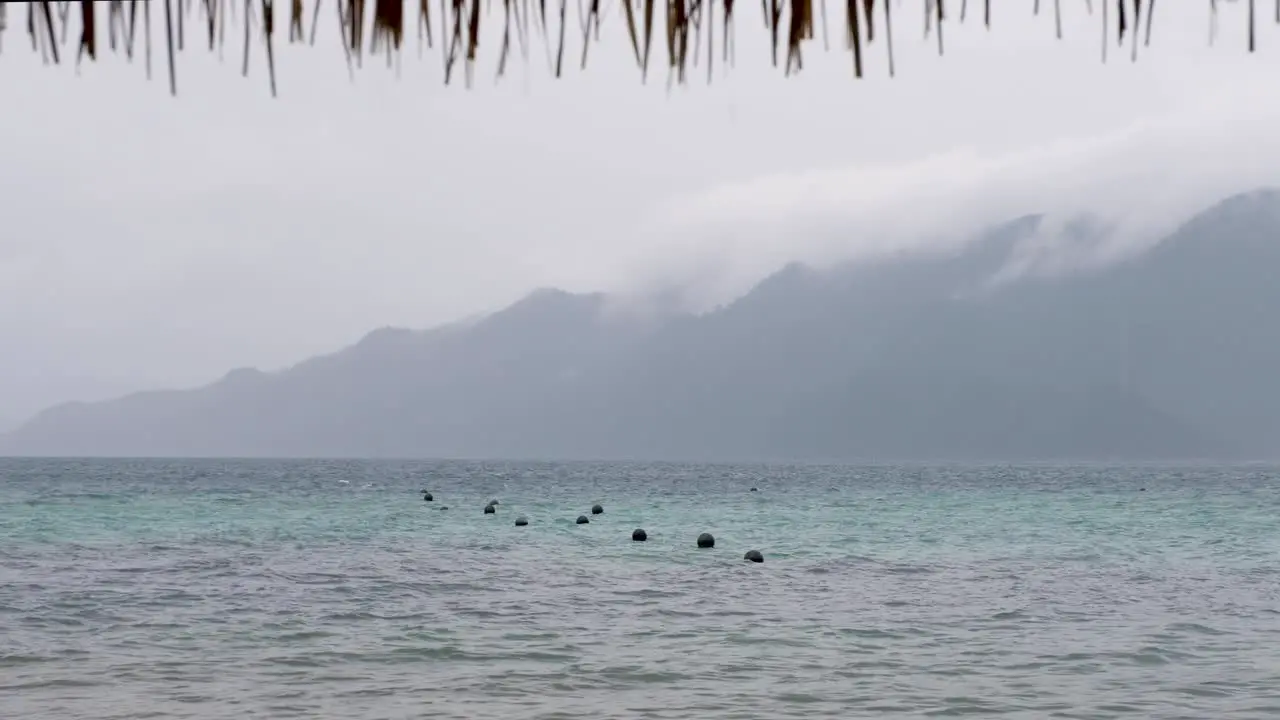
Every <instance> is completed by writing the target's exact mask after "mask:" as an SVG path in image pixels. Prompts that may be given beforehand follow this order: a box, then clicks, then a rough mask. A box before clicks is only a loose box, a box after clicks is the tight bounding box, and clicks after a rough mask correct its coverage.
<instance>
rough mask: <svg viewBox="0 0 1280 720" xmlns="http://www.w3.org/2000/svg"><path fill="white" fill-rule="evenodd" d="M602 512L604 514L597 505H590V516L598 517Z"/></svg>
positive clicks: (601, 508)
mask: <svg viewBox="0 0 1280 720" xmlns="http://www.w3.org/2000/svg"><path fill="white" fill-rule="evenodd" d="M602 512H604V508H603V507H600V506H599V505H592V506H591V514H592V515H599V514H600V513H602Z"/></svg>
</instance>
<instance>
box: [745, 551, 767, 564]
mask: <svg viewBox="0 0 1280 720" xmlns="http://www.w3.org/2000/svg"><path fill="white" fill-rule="evenodd" d="M742 559H743V560H750V561H751V562H764V555H761V554H760V551H759V550H748V551H747V554H746V555H743V556H742Z"/></svg>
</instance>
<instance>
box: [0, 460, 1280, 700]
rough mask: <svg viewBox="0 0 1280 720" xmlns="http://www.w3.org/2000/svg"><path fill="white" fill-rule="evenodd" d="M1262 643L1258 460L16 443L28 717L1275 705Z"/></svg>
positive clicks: (21, 654)
mask: <svg viewBox="0 0 1280 720" xmlns="http://www.w3.org/2000/svg"><path fill="white" fill-rule="evenodd" d="M753 487H754V488H757V490H758V491H756V492H752V491H751V488H753ZM421 489H428V490H430V491H431V493H432V494H433V495H434V501H433V502H424V501H423V499H422V497H421V495H420V493H419V491H420V490H421ZM490 499H497V500H498V501H499V502H500V504H499V505H498V506H497V511H496V512H495V513H493V514H489V515H486V514H484V513H483V508H484V506H485V505H486V504H487V503H488V501H489V500H490ZM595 503H600V504H601V505H602V506H603V508H604V513H603V514H600V515H595V516H590V512H589V511H590V508H591V506H592V505H593V504H595ZM445 506H447V507H448V509H447V510H446V509H444V508H445ZM580 514H587V515H589V516H590V518H591V522H590V523H589V524H586V525H578V524H575V522H574V520H575V518H576V517H577V516H578V515H580ZM520 515H524V516H527V517H528V519H529V525H528V526H527V527H516V526H515V524H514V520H515V518H516V517H518V516H520ZM638 527H641V528H644V529H645V530H646V531H647V533H648V537H649V540H648V541H647V542H644V543H638V542H632V540H631V533H632V530H633V529H635V528H638ZM702 532H710V533H712V534H714V536H715V539H716V545H715V548H714V549H699V548H697V547H696V538H697V536H698V534H699V533H702ZM753 549H754V550H759V551H760V552H761V553H763V555H764V562H763V563H759V564H757V563H751V562H745V561H744V559H743V555H744V553H745V552H746V551H748V550H753ZM1278 647H1280V470H1277V469H1271V468H1262V467H1240V468H1208V467H1200V468H1158V467H1104V466H1088V467H1058V466H1053V467H1049V466H1045V467H937V466H930V467H924V466H922V467H834V466H764V465H751V466H731V465H664V464H603V463H595V464H592V463H566V464H554V463H540V464H528V463H526V464H521V463H479V462H475V463H468V462H362V461H350V462H337V461H212V460H208V461H161V460H146V461H143V460H139V461H125V460H120V461H108V460H0V717H3V718H13V719H15V720H17V719H23V720H27V719H30V720H36V719H45V718H48V719H50V720H52V719H55V718H56V719H58V720H76V719H79V718H94V719H99V718H129V719H130V720H134V719H140V718H196V719H201V720H204V719H213V718H218V719H219V720H221V719H224V718H233V717H234V718H273V719H274V718H343V719H348V718H350V719H355V718H369V719H374V718H377V719H384V718H397V719H398V718H459V719H462V718H466V719H473V718H480V719H487V718H493V719H499V718H501V719H503V720H509V719H513V718H545V719H547V720H552V719H555V720H578V719H582V720H587V719H590V720H601V719H605V718H652V719H655V720H656V719H659V718H671V719H677V718H678V719H689V720H693V719H696V720H711V719H720V718H724V719H728V718H743V719H746V718H768V719H772V718H821V717H830V718H921V717H959V716H969V717H975V718H987V717H1001V718H1019V719H1026V720H1031V719H1032V718H1035V719H1037V720H1039V719H1041V718H1094V719H1102V718H1161V719H1169V720H1172V719H1174V718H1185V719H1187V720H1218V719H1226V718H1239V719H1245V718H1275V717H1277V716H1278V715H1280V650H1277V648H1278Z"/></svg>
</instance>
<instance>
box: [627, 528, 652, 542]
mask: <svg viewBox="0 0 1280 720" xmlns="http://www.w3.org/2000/svg"><path fill="white" fill-rule="evenodd" d="M631 539H632V540H634V541H636V542H644V541H645V540H648V539H649V533H647V532H645V531H644V528H636V529H635V530H632V531H631Z"/></svg>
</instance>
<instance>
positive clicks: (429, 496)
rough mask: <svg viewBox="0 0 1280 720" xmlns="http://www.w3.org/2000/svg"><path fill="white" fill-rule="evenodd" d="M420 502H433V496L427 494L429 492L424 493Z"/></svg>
mask: <svg viewBox="0 0 1280 720" xmlns="http://www.w3.org/2000/svg"><path fill="white" fill-rule="evenodd" d="M422 500H423V501H424V502H431V501H432V500H435V496H433V495H432V494H431V493H429V492H424V493H422Z"/></svg>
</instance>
